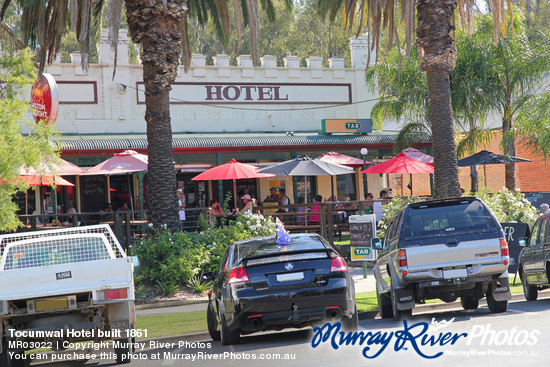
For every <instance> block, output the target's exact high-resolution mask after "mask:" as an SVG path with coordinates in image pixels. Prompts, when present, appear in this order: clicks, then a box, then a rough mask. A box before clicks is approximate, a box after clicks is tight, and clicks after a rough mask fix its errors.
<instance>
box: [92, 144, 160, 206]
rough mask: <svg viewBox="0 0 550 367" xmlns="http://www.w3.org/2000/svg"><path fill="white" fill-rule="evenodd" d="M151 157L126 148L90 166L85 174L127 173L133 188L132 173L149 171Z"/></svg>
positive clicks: (131, 203)
mask: <svg viewBox="0 0 550 367" xmlns="http://www.w3.org/2000/svg"><path fill="white" fill-rule="evenodd" d="M148 162H149V157H148V156H146V155H145V154H140V153H138V152H136V151H135V150H125V151H123V152H120V153H116V154H115V155H114V156H113V157H111V158H109V159H107V160H106V161H105V162H102V163H100V164H98V165H97V166H94V167H92V168H90V169H89V170H88V171H86V173H85V174H84V175H121V174H127V175H128V176H127V177H128V188H129V189H130V190H131V187H132V185H131V183H130V173H133V172H141V171H147V164H148ZM130 192H131V191H130ZM130 209H131V210H134V201H133V200H132V195H130Z"/></svg>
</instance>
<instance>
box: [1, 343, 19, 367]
mask: <svg viewBox="0 0 550 367" xmlns="http://www.w3.org/2000/svg"><path fill="white" fill-rule="evenodd" d="M8 352H10V353H13V352H15V354H18V355H20V357H21V358H16V356H15V355H14V356H13V358H10V356H9V354H8ZM23 357H24V352H23V351H22V350H13V349H10V350H9V351H8V343H7V341H6V339H2V355H1V356H0V366H1V367H23V366H25V360H24V359H23Z"/></svg>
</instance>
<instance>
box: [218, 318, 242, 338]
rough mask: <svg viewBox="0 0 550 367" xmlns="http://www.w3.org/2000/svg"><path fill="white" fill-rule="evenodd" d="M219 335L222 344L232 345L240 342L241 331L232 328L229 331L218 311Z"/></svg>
mask: <svg viewBox="0 0 550 367" xmlns="http://www.w3.org/2000/svg"><path fill="white" fill-rule="evenodd" d="M219 315H220V318H219V320H220V337H221V341H222V345H233V344H240V343H241V332H240V330H234V331H231V330H229V328H228V327H227V323H226V322H225V318H224V317H223V315H222V314H221V313H220V314H219Z"/></svg>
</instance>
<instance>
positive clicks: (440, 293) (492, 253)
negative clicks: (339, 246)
mask: <svg viewBox="0 0 550 367" xmlns="http://www.w3.org/2000/svg"><path fill="white" fill-rule="evenodd" d="M373 248H374V249H376V250H378V257H377V260H376V265H375V268H374V272H375V276H376V293H377V298H378V308H379V311H380V316H381V317H382V318H389V317H392V316H393V317H394V318H396V319H401V318H403V317H407V316H410V315H411V314H412V309H413V307H414V306H415V304H417V303H423V302H424V301H425V300H427V299H437V298H439V299H441V300H443V301H444V302H453V301H455V300H456V299H457V298H458V297H460V301H461V303H462V306H463V307H464V309H465V310H472V309H476V308H477V307H478V306H479V299H481V298H483V297H484V296H486V297H487V304H488V306H489V309H490V310H491V312H504V311H506V309H507V307H508V300H509V299H510V298H511V294H510V287H509V279H508V262H509V261H510V259H509V253H508V244H507V243H506V241H505V239H504V233H503V231H502V227H501V226H500V223H499V222H498V220H497V219H496V218H495V216H494V214H493V213H492V212H491V210H490V209H489V208H488V207H487V206H486V205H485V203H483V202H482V201H481V200H480V199H478V198H475V197H463V198H454V199H444V200H434V201H423V202H418V203H413V204H409V205H407V206H406V207H405V208H404V209H403V210H401V212H399V214H397V215H396V216H395V217H394V219H393V220H392V221H391V222H390V224H389V226H388V229H387V231H386V236H385V239H384V244H383V245H382V244H381V242H380V240H379V239H378V238H375V239H373Z"/></svg>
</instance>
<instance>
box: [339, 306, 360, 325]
mask: <svg viewBox="0 0 550 367" xmlns="http://www.w3.org/2000/svg"><path fill="white" fill-rule="evenodd" d="M341 323H342V328H343V329H344V330H346V331H357V329H358V328H359V315H358V314H357V305H355V312H354V313H353V315H352V316H351V317H343V318H342V320H341Z"/></svg>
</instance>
